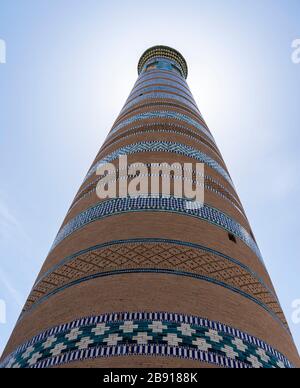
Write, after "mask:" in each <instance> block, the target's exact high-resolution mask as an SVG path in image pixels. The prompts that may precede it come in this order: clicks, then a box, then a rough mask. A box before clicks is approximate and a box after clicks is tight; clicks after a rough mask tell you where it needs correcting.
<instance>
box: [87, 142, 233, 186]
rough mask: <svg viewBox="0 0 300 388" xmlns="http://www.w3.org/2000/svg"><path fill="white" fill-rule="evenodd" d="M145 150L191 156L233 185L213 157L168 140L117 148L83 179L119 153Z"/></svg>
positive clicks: (96, 164)
mask: <svg viewBox="0 0 300 388" xmlns="http://www.w3.org/2000/svg"><path fill="white" fill-rule="evenodd" d="M146 152H152V153H153V152H167V153H173V154H177V155H183V156H186V157H188V158H192V159H195V160H197V161H198V162H200V163H204V164H206V165H207V166H208V167H210V168H212V169H214V170H215V171H217V173H218V174H220V175H221V176H222V177H223V178H224V179H226V180H227V182H228V183H229V184H230V185H231V186H232V187H234V185H233V182H232V180H231V178H230V176H229V174H228V172H227V171H226V170H225V169H224V168H223V167H222V166H221V165H220V164H219V163H218V162H216V161H215V160H214V159H213V158H211V157H210V156H208V155H207V154H205V153H204V152H201V151H199V150H197V149H196V148H193V147H190V146H187V145H184V144H180V143H173V142H169V141H146V142H140V143H135V144H129V145H126V146H124V147H121V148H119V149H117V150H116V151H114V152H112V153H111V154H109V155H107V156H106V157H105V158H103V159H101V160H99V161H97V162H96V163H95V164H94V165H93V166H92V167H91V168H90V170H89V172H88V173H87V175H86V177H85V181H86V180H87V179H88V178H89V177H90V176H92V175H93V174H95V173H96V171H97V169H98V167H99V166H101V165H103V164H106V163H110V162H112V161H113V160H116V159H118V157H119V156H121V155H132V154H137V153H146Z"/></svg>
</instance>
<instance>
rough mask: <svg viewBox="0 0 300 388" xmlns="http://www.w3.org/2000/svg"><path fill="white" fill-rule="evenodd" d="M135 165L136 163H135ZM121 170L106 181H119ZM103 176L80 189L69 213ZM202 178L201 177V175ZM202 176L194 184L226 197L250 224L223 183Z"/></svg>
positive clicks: (117, 170) (89, 193)
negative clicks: (219, 183)
mask: <svg viewBox="0 0 300 388" xmlns="http://www.w3.org/2000/svg"><path fill="white" fill-rule="evenodd" d="M133 166H134V164H133ZM145 166H147V167H148V165H147V164H146V165H145ZM119 172H120V170H119V169H116V174H117V177H116V176H115V175H113V176H112V177H111V179H110V180H106V183H107V184H112V183H116V182H118V181H119V176H118V174H119ZM139 176H140V177H144V178H146V177H147V178H152V177H153V176H154V175H153V174H151V173H149V174H147V175H145V174H140V175H139ZM161 177H162V178H163V177H166V178H170V182H173V181H174V179H175V178H176V179H181V180H182V182H183V183H184V182H186V181H190V179H188V178H184V177H183V178H182V176H181V175H174V176H171V177H170V176H169V175H163V174H162V175H161ZM102 178H103V176H99V177H98V178H97V179H95V180H94V181H93V182H91V183H89V184H88V185H86V186H85V187H83V188H82V190H80V192H79V193H78V194H77V195H76V197H75V199H74V201H73V203H72V205H71V207H70V209H69V211H68V214H69V213H70V211H71V210H72V209H73V208H74V207H75V206H76V205H77V204H78V203H79V202H80V201H81V200H83V199H85V198H87V197H89V196H90V195H92V194H94V193H95V192H96V189H97V184H98V183H99V181H100V180H101V179H102ZM132 178H134V176H130V175H128V181H130V179H132ZM200 178H201V177H200ZM202 178H204V182H205V183H203V182H202V181H201V182H199V181H198V180H197V181H196V180H194V179H193V181H192V182H193V185H195V184H197V185H198V187H203V188H204V189H205V190H207V191H210V192H211V193H213V194H215V195H217V196H219V197H221V198H222V199H224V200H225V201H226V202H228V203H229V204H230V205H231V206H232V207H233V208H234V209H235V210H237V211H238V212H239V213H240V215H241V216H242V217H243V218H244V220H245V221H246V222H247V224H248V220H247V218H246V216H245V214H244V212H243V210H242V209H241V208H240V207H239V204H238V202H237V201H236V200H235V198H234V197H233V196H232V195H231V194H230V193H229V192H228V191H227V190H226V189H225V188H224V187H223V186H222V185H218V184H217V183H216V182H215V180H214V179H213V178H211V177H209V176H205V177H204V176H203V177H202Z"/></svg>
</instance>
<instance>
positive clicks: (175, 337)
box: [0, 312, 293, 368]
mask: <svg viewBox="0 0 300 388" xmlns="http://www.w3.org/2000/svg"><path fill="white" fill-rule="evenodd" d="M137 355H143V356H159V357H175V358H184V359H188V360H195V361H199V362H204V363H209V364H213V365H217V366H220V367H224V368H293V365H292V364H291V363H290V362H289V360H288V359H287V358H286V357H285V356H284V355H282V354H281V353H279V352H278V351H277V350H275V349H274V348H272V347H271V346H269V345H268V344H266V343H264V342H263V341H261V340H259V339H258V338H255V337H252V336H251V335H249V334H247V333H243V332H241V331H240V330H237V329H234V328H232V327H229V326H226V325H224V324H222V323H218V322H214V321H210V320H208V319H203V318H200V317H194V316H186V315H182V314H176V313H168V312H152V313H146V312H136V313H130V312H124V313H112V314H105V315H100V316H92V317H87V318H82V319H78V320H76V321H73V322H69V323H66V324H64V325H61V326H56V327H54V328H52V329H49V330H47V331H45V332H43V333H41V334H39V335H38V336H36V337H34V338H32V339H31V340H30V341H29V342H27V343H25V344H24V345H22V346H20V347H18V348H17V350H16V351H15V352H14V353H13V354H11V355H9V356H8V357H7V358H6V359H5V360H4V362H3V363H2V364H1V365H0V367H1V368H49V367H54V366H58V365H63V364H66V363H71V362H72V361H73V362H74V361H79V360H88V359H96V358H101V357H117V356H118V357H121V356H123V357H124V356H137Z"/></svg>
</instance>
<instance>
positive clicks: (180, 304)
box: [1, 46, 300, 368]
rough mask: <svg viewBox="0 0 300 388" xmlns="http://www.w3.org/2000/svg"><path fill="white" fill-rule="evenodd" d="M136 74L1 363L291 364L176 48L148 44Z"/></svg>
mask: <svg viewBox="0 0 300 388" xmlns="http://www.w3.org/2000/svg"><path fill="white" fill-rule="evenodd" d="M138 73H139V75H138V79H137V81H136V83H135V85H134V87H133V90H132V91H131V93H130V95H129V98H128V99H127V101H126V103H125V105H124V107H123V109H122V110H121V112H120V114H119V116H118V118H117V120H116V121H115V123H114V125H113V127H112V129H111V131H110V132H109V134H108V137H107V139H106V141H105V143H104V144H103V146H102V148H101V149H100V151H99V153H98V155H97V156H96V159H95V161H94V162H93V164H92V166H91V168H90V170H89V171H88V173H87V175H86V177H85V179H84V181H83V183H82V185H81V187H80V189H79V191H78V193H77V194H76V196H75V199H74V201H73V202H72V204H71V207H70V209H69V211H68V213H67V215H66V218H65V220H64V222H63V225H62V226H61V229H60V230H59V232H58V234H57V237H56V239H55V241H54V243H53V246H52V247H51V250H50V253H49V255H48V257H47V259H46V261H45V263H44V265H43V267H42V269H41V271H40V274H39V276H38V278H37V280H36V282H35V284H34V285H33V288H32V291H31V293H30V295H29V297H28V300H27V302H26V304H25V306H24V308H23V311H22V313H21V315H20V318H19V320H18V322H17V324H16V327H15V329H14V331H13V333H12V335H11V338H10V340H9V342H8V345H7V347H6V349H5V352H4V354H3V357H2V360H1V366H2V367H17V368H18V367H19V368H50V367H58V366H59V367H66V366H71V367H108V368H111V367H130V368H132V367H168V368H170V367H208V366H210V367H216V368H218V367H221V368H222V367H227V368H291V367H294V366H299V365H300V363H299V356H298V353H297V350H296V347H295V345H294V342H293V339H292V336H291V333H290V331H289V328H288V324H287V322H286V319H285V316H284V314H283V312H282V309H281V307H280V303H279V301H278V298H277V296H276V293H275V290H274V287H273V285H272V282H271V280H270V277H269V275H268V272H267V270H266V267H265V265H264V262H263V258H262V255H261V253H260V250H259V248H258V246H257V243H256V241H255V237H254V235H253V232H252V230H251V227H250V225H249V222H248V219H247V217H246V214H245V212H244V209H243V206H242V204H241V201H240V199H239V197H238V195H237V193H236V190H235V187H234V185H233V182H232V179H231V177H230V174H229V172H228V170H227V167H226V165H225V163H224V160H223V158H222V155H221V153H220V151H219V149H218V147H217V145H216V143H215V140H214V137H213V135H212V133H211V132H210V130H209V128H208V127H207V125H206V123H205V121H204V119H203V117H202V115H201V113H200V111H199V109H198V107H197V104H196V102H195V100H194V98H193V96H192V94H191V92H190V89H189V87H188V84H187V82H186V79H187V76H188V66H187V63H186V61H185V59H184V58H183V56H182V55H181V54H180V53H179V52H178V51H176V50H174V49H172V48H170V47H166V46H156V47H152V48H150V49H149V50H147V51H146V52H145V53H144V54H143V55H142V57H141V59H140V61H139V64H138ZM124 76H126V74H124ZM252 190H255V187H252ZM45 222H46V221H45ZM270 238H271V237H270Z"/></svg>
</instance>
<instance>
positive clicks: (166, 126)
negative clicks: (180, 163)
mask: <svg viewBox="0 0 300 388" xmlns="http://www.w3.org/2000/svg"><path fill="white" fill-rule="evenodd" d="M137 129H139V131H136V132H133V131H135V130H137ZM186 131H188V133H186ZM130 132H132V134H131V135H126V134H129V133H130ZM135 133H136V134H138V135H140V134H143V133H174V134H175V135H180V136H184V137H187V138H189V139H192V140H193V141H194V142H196V143H198V144H201V145H203V146H205V147H208V148H209V149H210V151H212V152H214V153H215V154H216V155H217V156H218V157H219V158H222V157H221V155H220V153H219V151H218V150H217V149H216V146H215V145H212V144H211V143H210V142H209V141H208V140H207V139H204V138H203V137H202V135H201V134H199V133H198V131H197V132H196V131H194V130H192V129H190V128H189V129H187V128H186V127H183V126H182V125H178V124H174V123H161V122H153V123H151V124H142V125H135V126H132V127H131V128H129V129H126V130H125V131H123V133H122V135H121V136H120V135H118V134H116V136H115V139H119V140H114V139H108V140H107V141H106V142H105V143H104V144H103V146H102V147H101V148H100V151H99V152H98V154H97V156H98V155H99V154H100V153H101V152H103V149H105V148H106V147H107V146H108V145H109V144H110V145H111V144H112V143H114V144H116V143H117V142H121V141H122V140H123V139H127V138H128V137H129V136H133V135H134V134H135ZM195 135H196V136H195ZM200 139H201V140H200Z"/></svg>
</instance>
